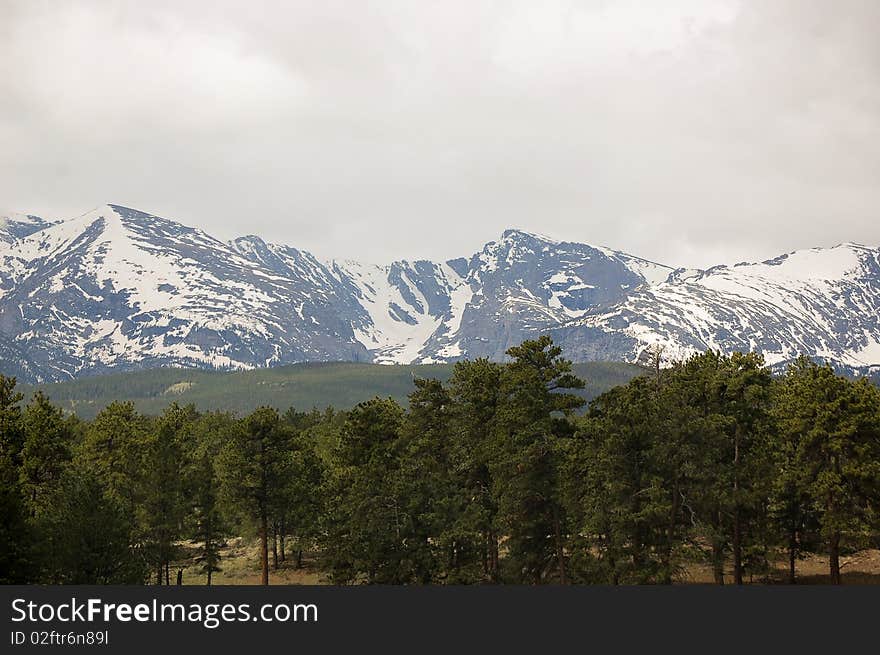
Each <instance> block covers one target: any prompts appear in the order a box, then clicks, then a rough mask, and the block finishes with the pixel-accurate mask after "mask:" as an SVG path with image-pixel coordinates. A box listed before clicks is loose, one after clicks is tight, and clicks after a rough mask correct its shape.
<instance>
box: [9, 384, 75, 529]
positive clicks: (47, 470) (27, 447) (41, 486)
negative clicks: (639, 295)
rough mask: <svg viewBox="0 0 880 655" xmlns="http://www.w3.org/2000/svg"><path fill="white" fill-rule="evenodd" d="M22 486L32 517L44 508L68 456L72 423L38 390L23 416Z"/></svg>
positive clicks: (68, 458)
mask: <svg viewBox="0 0 880 655" xmlns="http://www.w3.org/2000/svg"><path fill="white" fill-rule="evenodd" d="M22 426H23V428H24V429H23V432H24V445H23V446H22V449H21V456H20V457H21V485H22V490H23V492H24V494H25V498H26V499H27V503H28V507H29V513H30V515H31V516H32V517H34V516H36V515H37V513H38V512H39V511H42V509H43V508H44V507H45V503H46V498H47V497H48V496H49V495H50V494H51V492H52V491H53V490H54V489H55V487H56V486H57V485H58V484H59V482H60V480H61V476H62V474H63V472H64V470H65V468H66V467H67V465H68V463H69V462H70V459H71V445H72V441H73V434H72V429H71V424H70V423H69V421H67V420H66V419H65V417H64V414H63V413H62V412H61V410H60V409H58V408H57V407H55V406H53V405H52V404H51V403H50V402H49V399H48V398H47V397H46V396H45V395H43V393H42V392H41V391H37V392H36V393H35V394H34V397H33V399H32V400H31V402H30V403H28V405H27V407H26V408H25V411H24V415H23V417H22Z"/></svg>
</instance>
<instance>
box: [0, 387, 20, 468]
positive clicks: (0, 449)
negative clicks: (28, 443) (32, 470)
mask: <svg viewBox="0 0 880 655" xmlns="http://www.w3.org/2000/svg"><path fill="white" fill-rule="evenodd" d="M21 400H22V395H21V394H20V393H18V392H17V391H16V390H15V378H10V377H6V376H4V375H0V457H6V458H7V459H8V460H9V462H10V463H11V464H12V465H15V466H17V465H18V463H19V455H20V453H21V448H22V446H23V445H24V431H23V429H22V425H21V408H20V407H19V403H20V402H21Z"/></svg>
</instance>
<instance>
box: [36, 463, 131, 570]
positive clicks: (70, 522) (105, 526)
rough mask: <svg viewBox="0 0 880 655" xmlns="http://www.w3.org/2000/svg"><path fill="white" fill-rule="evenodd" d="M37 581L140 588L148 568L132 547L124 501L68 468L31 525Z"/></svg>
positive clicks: (89, 475) (85, 474) (86, 475)
mask: <svg viewBox="0 0 880 655" xmlns="http://www.w3.org/2000/svg"><path fill="white" fill-rule="evenodd" d="M36 532H37V534H38V536H39V543H40V550H41V553H42V557H41V561H42V562H43V567H42V568H43V571H42V574H41V576H40V579H41V581H43V582H46V583H49V584H140V583H143V582H144V579H145V576H146V573H147V570H146V567H145V561H144V559H143V557H142V556H141V555H140V553H139V552H138V550H137V549H136V548H135V547H133V545H132V544H133V542H134V541H135V538H134V534H133V527H132V521H131V520H130V517H129V516H128V514H127V510H126V509H125V507H124V505H123V503H122V502H121V501H120V500H119V499H118V498H117V497H115V496H112V495H108V494H107V493H105V492H104V489H103V487H102V484H101V481H100V480H99V478H98V477H97V476H96V475H95V474H94V473H92V472H91V471H84V470H80V469H78V468H76V467H71V468H70V469H68V470H67V471H66V472H65V474H64V476H63V478H62V480H61V481H60V483H59V485H58V486H57V487H56V488H55V489H54V490H53V491H52V493H51V494H50V497H49V499H48V502H47V503H46V508H45V510H44V511H43V512H42V513H41V514H40V516H39V517H38V518H37V521H36Z"/></svg>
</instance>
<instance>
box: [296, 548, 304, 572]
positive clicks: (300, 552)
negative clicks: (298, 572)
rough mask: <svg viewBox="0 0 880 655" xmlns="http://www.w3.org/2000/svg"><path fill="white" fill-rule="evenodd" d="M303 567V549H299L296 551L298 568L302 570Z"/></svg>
mask: <svg viewBox="0 0 880 655" xmlns="http://www.w3.org/2000/svg"><path fill="white" fill-rule="evenodd" d="M302 567H303V549H302V548H298V549H297V551H296V568H298V569H301V568H302Z"/></svg>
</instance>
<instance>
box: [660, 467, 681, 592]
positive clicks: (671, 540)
mask: <svg viewBox="0 0 880 655" xmlns="http://www.w3.org/2000/svg"><path fill="white" fill-rule="evenodd" d="M678 503H679V491H678V480H676V481H675V483H674V484H673V485H672V509H671V511H670V512H669V525H668V526H667V527H666V547H665V548H664V552H663V569H664V570H663V584H665V585H671V584H672V549H673V546H674V544H675V524H676V521H677V520H678Z"/></svg>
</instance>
